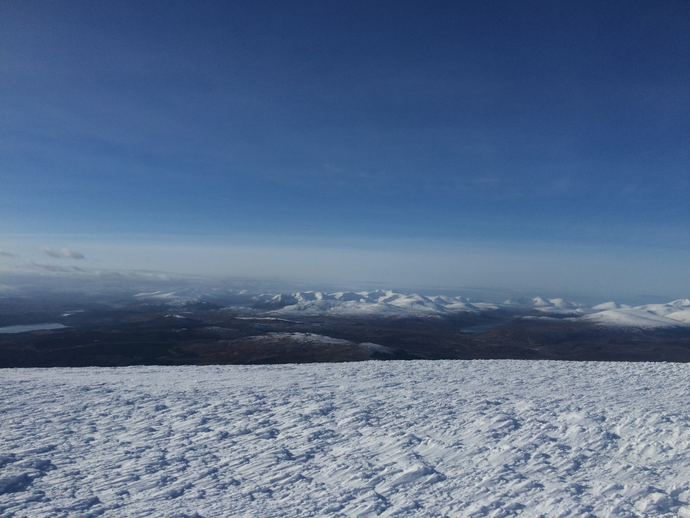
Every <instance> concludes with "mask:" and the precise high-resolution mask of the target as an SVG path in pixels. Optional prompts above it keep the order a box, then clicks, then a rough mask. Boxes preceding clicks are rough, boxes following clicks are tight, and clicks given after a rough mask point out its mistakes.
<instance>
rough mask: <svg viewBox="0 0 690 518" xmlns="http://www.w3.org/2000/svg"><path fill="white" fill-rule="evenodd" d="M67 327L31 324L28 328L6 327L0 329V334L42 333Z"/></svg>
mask: <svg viewBox="0 0 690 518" xmlns="http://www.w3.org/2000/svg"><path fill="white" fill-rule="evenodd" d="M65 327H67V326H63V325H62V324H31V325H29V326H7V327H0V333H4V334H8V333H26V332H28V331H43V330H45V329H63V328H65Z"/></svg>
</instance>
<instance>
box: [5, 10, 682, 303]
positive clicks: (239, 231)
mask: <svg viewBox="0 0 690 518" xmlns="http://www.w3.org/2000/svg"><path fill="white" fill-rule="evenodd" d="M689 26H690V5H688V4H687V2H680V1H671V2H665V3H663V4H658V3H655V2H632V3H625V4H623V3H620V2H593V1H585V2H578V3H576V4H564V3H547V2H521V3H509V2H500V1H487V2H481V3H454V2H444V1H439V2H431V3H429V2H416V1H415V2H404V3H399V2H386V1H374V2H359V1H355V2H347V3H337V2H323V1H319V2H312V1H307V2H284V1H281V2H273V1H264V2H234V3H231V4H226V3H223V2H203V1H201V2H194V3H183V2H180V3H173V2H162V1H150V2H145V3H143V4H142V3H140V2H129V1H123V2H118V3H116V4H105V3H94V2H87V1H74V0H70V1H65V2H59V3H58V2H36V1H22V2H19V1H5V2H2V3H0V76H1V77H2V78H3V80H2V81H0V98H1V99H2V102H0V120H1V121H2V122H0V132H1V133H0V134H1V135H2V139H0V186H1V187H0V273H2V272H5V273H9V272H15V273H16V272H25V273H31V272H36V273H39V272H51V271H52V272H55V271H62V272H66V273H75V274H78V272H79V271H81V270H85V271H86V270H93V269H95V270H99V269H100V270H156V271H167V272H174V273H178V274H189V275H208V276H217V277H252V278H268V279H283V280H286V281H299V282H313V283H314V284H319V283H331V284H334V285H337V284H339V283H340V284H357V283H360V284H362V285H364V284H367V285H369V286H371V285H372V284H375V283H380V284H382V285H388V286H391V285H395V286H426V287H429V288H432V287H446V288H448V289H454V288H462V287H486V288H492V289H494V288H495V289H504V290H514V291H531V292H533V293H534V294H543V295H550V296H558V295H561V294H564V293H580V294H583V295H588V296H592V297H602V301H603V299H606V296H607V295H609V296H610V298H616V297H625V296H639V295H641V294H650V295H653V296H659V297H667V298H668V299H669V300H671V299H674V298H681V297H686V298H687V297H688V295H689V294H690V276H688V274H687V272H688V271H690V254H688V249H689V247H690V218H688V217H687V201H688V199H690V196H689V195H690V138H689V137H690V98H689V97H688V95H687V92H688V91H690V68H689V67H688V66H687V65H688V63H690V32H688V30H687V28H688V27H689Z"/></svg>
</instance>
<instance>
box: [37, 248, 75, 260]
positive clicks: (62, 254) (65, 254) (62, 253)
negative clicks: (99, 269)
mask: <svg viewBox="0 0 690 518" xmlns="http://www.w3.org/2000/svg"><path fill="white" fill-rule="evenodd" d="M41 251H42V252H43V253H44V254H46V255H47V256H49V257H54V258H55V259H76V260H79V259H85V257H84V254H82V253H80V252H75V251H74V250H69V249H68V248H61V249H60V250H53V249H52V248H42V249H41Z"/></svg>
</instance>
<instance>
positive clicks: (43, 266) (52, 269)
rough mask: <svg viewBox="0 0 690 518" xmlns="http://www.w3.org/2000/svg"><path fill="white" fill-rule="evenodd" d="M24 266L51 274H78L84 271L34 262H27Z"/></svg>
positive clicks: (74, 267)
mask: <svg viewBox="0 0 690 518" xmlns="http://www.w3.org/2000/svg"><path fill="white" fill-rule="evenodd" d="M25 264H26V266H27V267H29V268H39V269H41V270H45V271H47V272H53V273H78V272H83V271H84V270H83V269H81V268H79V267H77V266H57V265H54V264H46V263H37V262H35V261H29V262H27V263H25Z"/></svg>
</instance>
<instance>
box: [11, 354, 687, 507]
mask: <svg viewBox="0 0 690 518" xmlns="http://www.w3.org/2000/svg"><path fill="white" fill-rule="evenodd" d="M689 375H690V365H687V364H663V363H656V364H644V363H636V364H631V363H565V362H564V363H561V362H529V361H472V362H469V361H438V362H366V363H358V364H312V365H303V366H296V365H283V366H254V367H242V366H223V367H129V368H120V369H99V368H88V369H45V370H40V369H25V370H4V371H2V376H1V377H0V388H1V390H2V395H3V397H2V400H1V401H0V412H1V415H2V422H1V423H2V434H1V435H0V514H2V516H8V517H9V516H17V517H19V516H31V517H41V516H46V517H47V516H55V517H57V516H61V517H70V516H80V517H85V516H97V515H100V514H104V515H105V516H122V517H134V516H136V517H145V516H178V517H182V516H188V517H189V516H203V517H206V518H210V517H227V516H256V517H259V516H261V517H263V516H266V517H280V516H348V517H349V516H377V515H378V516H420V517H421V516H424V517H427V516H448V517H452V516H458V517H480V516H487V517H489V516H490V517H499V516H513V515H520V516H525V517H537V516H549V517H552V516H553V517H556V516H601V517H604V516H611V517H613V516H669V517H670V516H690V504H688V500H689V499H690V478H689V477H688V473H690V416H689V415H688V411H687V400H688V383H687V380H688V379H689Z"/></svg>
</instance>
